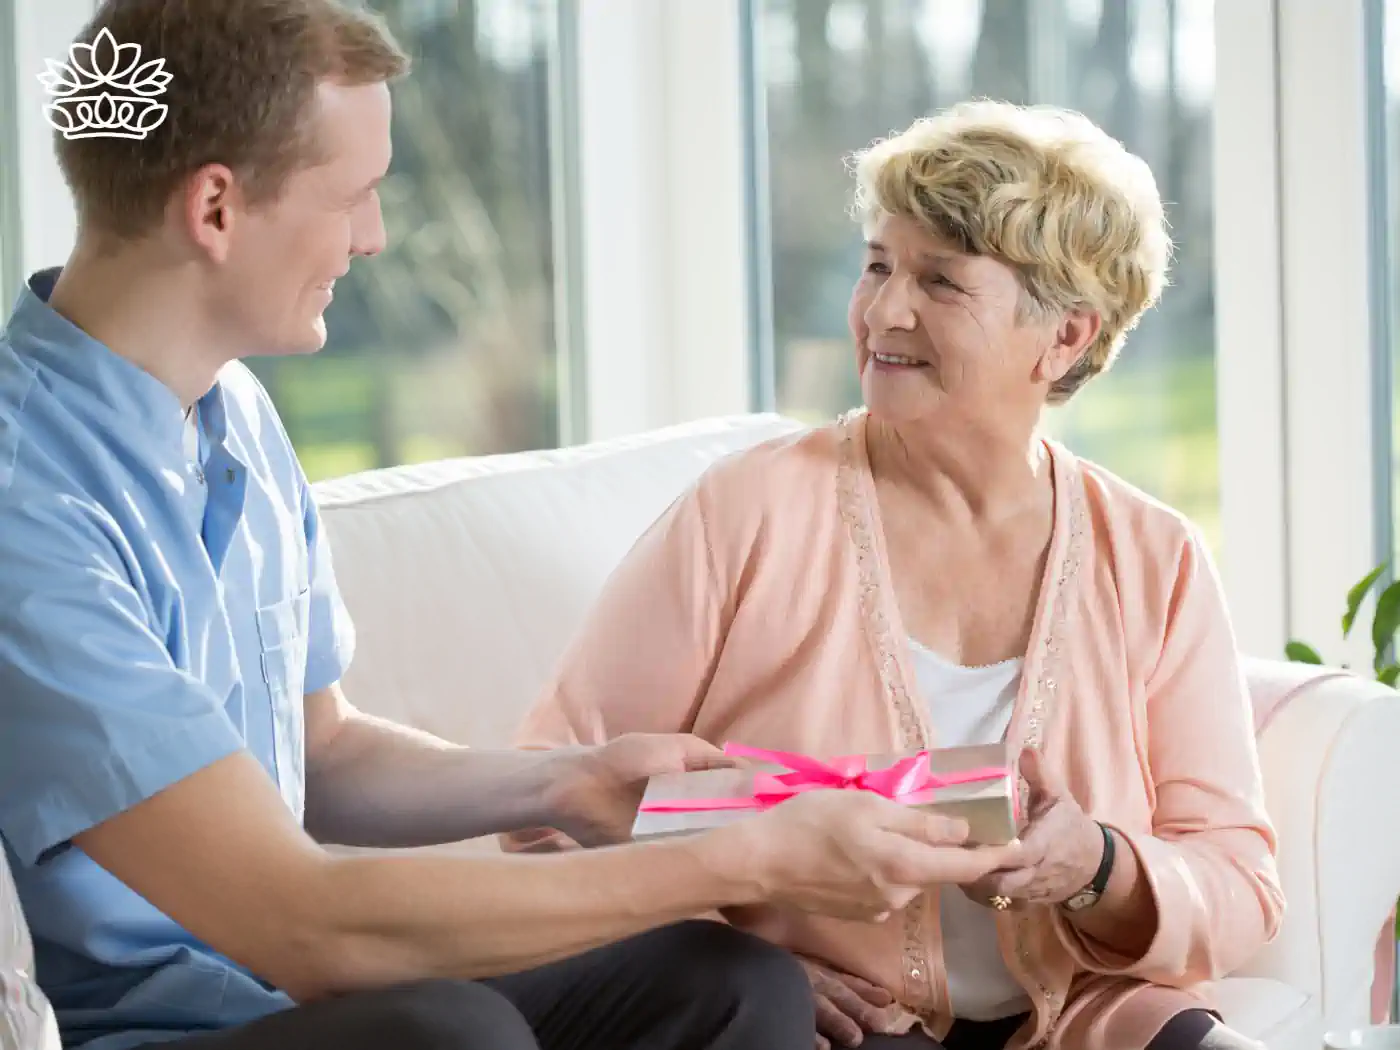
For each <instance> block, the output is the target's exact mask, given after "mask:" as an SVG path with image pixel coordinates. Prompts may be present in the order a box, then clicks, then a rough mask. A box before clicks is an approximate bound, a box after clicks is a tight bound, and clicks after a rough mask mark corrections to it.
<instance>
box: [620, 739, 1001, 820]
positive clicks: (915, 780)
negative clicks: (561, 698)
mask: <svg viewBox="0 0 1400 1050" xmlns="http://www.w3.org/2000/svg"><path fill="white" fill-rule="evenodd" d="M724 753H725V754H726V755H732V756H735V757H740V758H753V759H757V760H758V761H762V762H773V763H776V764H777V765H780V766H783V767H784V768H786V769H790V770H792V772H790V773H782V774H779V775H777V776H774V775H773V774H771V773H759V774H757V775H755V777H754V786H753V793H752V794H751V795H749V796H747V797H744V798H697V799H675V800H669V801H668V800H663V801H659V802H648V803H645V804H643V805H642V807H641V811H642V812H643V813H707V812H714V811H718V810H735V809H768V808H769V807H770V806H776V805H777V804H778V803H780V802H786V801H787V800H788V799H790V798H792V797H793V796H794V795H800V794H802V793H803V792H804V791H829V790H832V789H835V790H844V791H873V792H875V793H876V794H877V795H883V796H884V797H885V798H887V799H890V800H891V801H893V802H899V803H902V804H904V805H922V804H925V803H928V802H932V801H933V799H934V795H935V794H936V793H937V792H938V791H940V790H941V789H943V788H948V787H953V786H955V785H957V784H974V783H983V782H986V781H989V780H1001V779H1002V778H1004V777H1006V776H1008V775H1009V774H1010V770H1008V769H1005V768H1000V767H996V766H986V767H983V768H981V769H969V770H964V771H962V772H959V773H945V774H941V775H940V774H936V773H934V772H933V770H932V768H931V767H930V764H929V753H928V752H927V751H920V752H919V753H918V754H915V755H910V756H909V757H907V758H902V759H900V760H899V761H898V762H896V763H895V764H894V765H892V766H890V767H889V768H888V769H876V770H871V769H870V767H869V763H868V762H867V760H866V757H865V756H864V755H845V756H843V757H841V758H834V759H832V760H831V761H830V762H821V761H818V760H817V759H815V758H812V757H811V756H809V755H799V754H796V753H793V752H789V751H769V750H766V749H764V748H756V747H745V746H743V745H742V744H726V745H725V747H724Z"/></svg>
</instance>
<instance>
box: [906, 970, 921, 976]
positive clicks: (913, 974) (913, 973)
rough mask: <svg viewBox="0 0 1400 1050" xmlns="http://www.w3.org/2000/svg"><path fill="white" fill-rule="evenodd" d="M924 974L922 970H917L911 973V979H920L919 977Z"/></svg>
mask: <svg viewBox="0 0 1400 1050" xmlns="http://www.w3.org/2000/svg"><path fill="white" fill-rule="evenodd" d="M922 974H923V971H922V970H919V969H917V968H916V969H913V970H910V971H909V976H910V977H919V976H921V975H922Z"/></svg>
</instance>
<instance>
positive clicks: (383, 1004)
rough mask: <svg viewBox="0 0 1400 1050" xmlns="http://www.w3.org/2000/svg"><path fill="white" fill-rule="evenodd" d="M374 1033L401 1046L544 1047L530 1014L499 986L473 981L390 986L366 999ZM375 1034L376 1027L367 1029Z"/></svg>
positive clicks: (377, 1041) (442, 1049) (424, 1049)
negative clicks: (532, 1028)
mask: <svg viewBox="0 0 1400 1050" xmlns="http://www.w3.org/2000/svg"><path fill="white" fill-rule="evenodd" d="M366 1005H367V1007H368V1009H366V1011H365V1013H366V1024H367V1026H368V1027H369V1028H370V1029H371V1030H372V1038H369V1039H368V1040H367V1041H366V1044H365V1045H374V1046H386V1047H387V1046H392V1047H395V1048H398V1050H539V1044H538V1043H536V1041H535V1036H534V1033H533V1032H531V1031H530V1026H529V1025H528V1024H527V1023H526V1021H525V1018H524V1017H522V1016H521V1015H520V1011H519V1010H517V1009H516V1008H515V1007H514V1006H513V1005H512V1004H511V1003H510V1001H509V1000H507V999H506V998H505V997H504V996H502V995H501V994H499V993H498V992H495V991H492V990H491V989H490V988H486V987H484V986H482V985H479V984H475V983H473V982H471V981H454V980H446V979H444V980H433V981H419V982H415V983H413V984H406V985H400V986H399V987H396V988H389V989H386V990H384V991H382V992H379V993H377V994H376V995H375V996H374V1001H373V1003H372V1004H366ZM364 1034H365V1036H367V1037H370V1036H371V1032H370V1031H367V1032H365V1033H364Z"/></svg>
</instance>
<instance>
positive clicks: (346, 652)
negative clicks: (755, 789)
mask: <svg viewBox="0 0 1400 1050" xmlns="http://www.w3.org/2000/svg"><path fill="white" fill-rule="evenodd" d="M102 29H107V30H109V31H110V33H111V34H112V40H114V41H115V42H116V43H118V44H121V45H131V44H136V45H139V46H140V48H141V57H142V59H143V60H147V61H149V60H150V59H153V58H157V57H159V58H163V59H164V60H165V69H166V71H168V72H169V73H170V74H171V80H170V83H169V86H168V89H167V90H166V92H165V93H164V95H163V96H162V98H161V101H162V102H163V103H165V104H166V105H168V106H169V112H168V115H167V118H166V119H165V121H164V122H163V123H162V124H161V125H160V126H159V127H158V128H156V129H155V130H154V131H153V132H151V133H150V134H149V135H148V136H147V137H146V138H145V139H144V140H126V139H110V138H106V139H104V138H86V139H73V140H68V139H64V138H57V139H56V143H57V149H58V152H59V159H60V162H61V164H62V168H63V171H64V173H65V176H66V178H67V181H68V183H69V185H70V187H71V189H72V192H73V195H74V199H75V201H76V205H77V212H78V218H79V231H78V238H77V244H76V247H75V249H74V251H73V254H72V255H71V257H70V258H69V260H68V261H67V264H66V265H65V266H64V267H63V269H62V271H61V273H60V274H55V273H46V274H39V275H36V276H35V277H34V278H32V279H31V281H30V283H29V287H28V289H27V290H26V291H25V292H24V293H23V294H22V295H21V298H20V300H19V303H18V305H17V306H16V308H15V312H14V314H13V316H12V318H11V319H10V322H9V325H8V327H7V329H6V331H5V333H4V335H3V337H0V836H3V839H4V842H5V847H6V855H7V857H8V858H9V860H10V862H11V864H12V866H13V868H14V871H15V876H16V881H17V883H18V886H19V893H20V898H21V900H22V902H23V904H24V905H25V909H26V912H27V914H28V917H29V920H30V922H31V923H32V925H33V930H34V939H35V944H36V952H37V961H36V967H37V972H38V976H39V979H40V982H41V984H42V985H43V986H44V988H45V990H46V991H47V992H48V994H49V996H50V998H51V999H52V1000H53V1003H54V1006H55V1008H56V1010H57V1013H58V1016H59V1019H60V1024H61V1027H62V1029H63V1035H64V1039H65V1045H67V1046H70V1047H75V1046H86V1047H90V1048H100V1050H127V1048H131V1047H136V1046H144V1045H147V1044H154V1043H158V1042H159V1043H162V1044H163V1045H174V1046H178V1047H185V1046H188V1047H190V1048H191V1050H195V1048H207V1050H215V1048H217V1050H252V1048H257V1050H277V1048H283V1047H302V1046H313V1045H314V1046H335V1047H338V1048H340V1050H354V1048H356V1047H387V1046H393V1047H399V1048H407V1050H415V1048H424V1050H427V1048H431V1050H440V1048H468V1047H470V1048H482V1050H488V1048H489V1050H530V1048H535V1047H545V1048H552V1047H560V1048H562V1047H566V1046H567V1047H576V1048H581V1050H582V1048H600V1050H601V1048H604V1047H606V1048H610V1050H613V1048H615V1050H621V1048H627V1047H637V1048H642V1047H646V1048H649V1050H668V1048H672V1050H683V1048H684V1050H697V1048H702V1047H708V1048H713V1050H720V1048H729V1050H741V1048H742V1050H810V1048H811V1046H812V1040H813V1019H812V1001H811V992H810V989H809V988H808V987H807V985H806V983H805V978H804V977H803V974H802V971H801V969H800V968H799V967H798V965H797V964H796V963H795V962H794V961H793V960H792V959H790V958H789V957H788V956H786V955H785V954H783V953H782V952H780V951H778V950H777V949H774V948H772V947H770V946H768V945H766V944H763V943H761V942H758V941H756V940H752V939H749V938H747V937H745V936H744V935H741V934H739V933H738V932H736V931H734V930H733V929H731V928H730V927H728V926H725V925H723V924H721V923H717V922H708V921H703V920H696V921H689V922H687V921H683V920H686V919H687V918H688V917H690V916H695V915H699V914H701V913H704V912H706V911H710V910H713V909H717V908H724V907H726V906H741V905H744V904H746V903H752V902H757V901H760V900H776V901H780V902H784V903H787V904H789V905H791V906H793V907H796V908H808V909H820V910H824V911H828V912H831V913H834V914H838V915H848V916H851V917H864V918H870V917H879V916H880V915H882V914H883V913H886V912H889V911H891V910H894V909H898V908H900V907H902V906H903V905H904V904H906V903H907V902H908V901H909V900H911V899H912V897H913V896H914V895H915V894H916V893H917V892H918V891H919V889H920V888H921V887H924V886H927V885H929V884H931V883H936V882H943V881H972V880H974V879H976V878H978V877H980V876H982V875H983V874H985V873H986V872H987V871H989V870H990V869H991V868H993V867H994V866H996V865H997V864H999V863H1001V862H1003V861H1005V860H1006V859H1007V856H1006V853H1005V851H1001V852H998V851H987V852H977V851H971V850H964V849H962V848H959V847H958V845H957V844H958V842H959V841H960V835H961V833H962V832H961V830H960V829H958V828H954V827H951V826H949V825H948V824H947V823H946V822H940V821H938V820H936V819H934V818H931V817H928V816H924V815H919V814H917V813H914V812H912V811H908V810H905V809H902V808H900V807H898V806H896V805H894V804H891V803H885V802H883V801H882V800H879V799H876V798H873V797H868V796H864V795H863V794H862V793H824V794H821V795H812V796H806V797H803V798H801V799H799V800H797V801H794V802H792V803H790V804H787V805H784V806H782V807H779V808H777V809H775V810H772V811H770V812H768V813H766V814H763V815H761V816H758V817H756V818H754V819H752V820H749V821H746V822H744V823H742V824H741V825H737V826H734V827H732V828H728V829H725V830H723V831H721V832H716V833H713V834H708V835H703V836H697V837H692V838H686V839H682V840H675V841H667V842H661V843H653V844H627V845H619V846H616V847H615V848H604V849H585V850H579V851H574V852H571V853H567V854H563V855H557V856H547V857H546V856H505V855H502V856H483V857H472V858H462V857H444V856H435V855H424V854H402V853H399V854H377V855H376V854H354V855H350V856H347V855H344V854H332V853H330V852H328V851H327V850H326V849H325V848H324V845H323V844H329V843H344V844H352V845H367V846H409V845H419V844H430V843H439V842H448V841H453V840H460V839H464V838H470V837H474V836H480V835H487V834H493V833H497V832H503V831H508V830H514V829H520V828H529V827H554V828H558V829H560V830H562V831H564V832H565V833H567V834H569V835H570V836H572V837H573V838H574V839H576V840H578V841H579V842H580V843H582V844H583V845H586V846H605V845H609V844H612V843H618V842H623V841H625V839H626V836H627V828H628V826H629V825H630V822H631V820H632V818H633V816H634V815H635V810H636V805H637V799H638V794H639V790H640V788H639V785H640V784H641V783H642V782H643V781H644V779H645V777H646V776H648V775H650V774H653V773H658V772H662V771H667V770H678V769H683V768H687V767H691V766H694V765H697V764H705V763H707V762H713V761H715V760H716V758H717V756H716V754H715V752H714V750H713V749H712V748H711V747H709V746H708V745H706V744H704V743H702V742H700V741H698V740H695V739H693V738H689V737H670V736H664V737H653V736H632V737H625V738H622V739H619V740H616V741H613V742H611V743H610V744H608V745H607V746H605V747H601V748H596V749H579V750H573V751H567V752H562V753H525V752H515V753H482V752H474V751H468V750H466V749H462V748H457V747H452V746H449V745H448V744H446V743H444V742H443V741H440V740H435V739H432V738H429V737H427V736H425V735H423V734H420V733H416V732H412V731H409V730H406V729H403V728H400V727H396V726H393V725H390V724H386V723H384V722H382V721H378V720H375V719H373V718H370V717H368V716H366V715H364V714H362V713H360V712H358V711H357V710H356V709H355V708H354V707H352V706H351V704H350V702H349V701H348V700H347V699H346V697H345V695H344V694H343V693H342V691H341V689H340V687H339V685H338V684H337V683H338V681H339V679H340V678H341V676H342V674H343V672H344V671H345V669H346V666H347V664H348V663H349V660H350V656H351V650H352V647H353V632H352V629H351V625H350V622H349V619H348V617H347V615H346V611H345V609H344V607H343V605H342V603H341V601H340V597H339V595H338V592H337V589H336V584H335V579H334V574H333V571H332V567H331V562H330V556H329V552H328V549H327V545H326V542H325V540H324V538H323V537H322V536H321V534H320V531H319V525H318V518H317V513H316V508H315V505H314V503H313V501H312V497H311V495H310V492H309V490H308V487H307V483H306V480H305V478H304V476H303V475H302V473H301V471H300V469H299V467H298V464H297V460H296V456H295V454H294V452H293V450H292V448H291V445H290V444H289V442H288V439H287V436H286V434H285V432H284V431H283V429H282V426H281V424H280V422H279V420H278V418H277V415H276V412H275V411H274V409H273V407H272V405H271V404H270V403H269V401H268V398H267V396H266V395H265V393H264V392H263V390H262V389H261V387H260V386H259V385H258V383H257V382H256V381H255V380H254V378H253V377H252V375H251V373H250V372H249V371H248V370H247V369H246V368H245V367H244V366H243V365H242V364H241V363H240V362H239V360H238V359H239V358H242V357H245V356H248V355H250V354H253V353H263V354H294V353H311V352H314V351H316V350H317V349H319V348H320V346H321V345H322V343H323V342H324V339H325V329H324V325H323V322H322V312H323V311H324V309H325V308H326V305H327V304H328V303H329V302H330V300H331V296H332V294H333V288H334V284H335V280H336V278H337V277H339V276H341V275H343V274H344V273H345V272H346V270H347V268H348V267H349V265H350V263H351V261H352V260H353V259H355V258H357V257H367V256H372V255H374V254H375V253H376V252H378V251H379V250H380V249H381V248H382V246H383V243H384V236H385V234H384V229H383V226H382V223H381V217H380V210H379V204H378V200H377V198H376V195H375V186H376V184H377V183H378V182H379V180H380V178H381V177H383V175H384V173H385V170H386V169H387V167H388V164H389V151H390V135H389V118H390V105H389V91H388V87H387V85H388V82H390V81H391V80H393V79H394V78H396V77H398V76H400V75H402V74H403V73H404V72H405V68H406V62H405V59H404V56H403V55H402V54H401V53H400V51H399V50H398V48H397V47H396V46H395V45H394V43H393V42H392V41H391V39H390V38H389V37H388V35H387V34H386V33H385V32H384V30H383V29H382V28H381V27H380V25H379V24H378V23H376V22H374V21H372V20H371V19H369V18H367V17H366V16H364V15H363V14H360V13H355V12H352V11H350V10H348V9H346V8H343V7H341V6H339V5H338V4H337V3H335V2H334V0H220V2H219V3H210V2H209V0H107V2H105V3H104V4H103V5H102V6H101V8H100V9H99V11H98V13H97V14H96V16H95V17H94V20H93V21H92V23H91V24H90V25H89V26H88V27H87V28H86V29H85V31H84V33H83V34H82V39H83V40H84V41H87V42H93V41H97V40H98V33H99V30H102ZM103 46H108V45H104V44H102V43H99V57H98V59H97V60H96V64H97V65H98V66H99V67H100V68H105V65H103V64H102V63H103V60H104V59H106V58H108V57H109V56H108V55H104V54H103V53H102V50H101V49H102V47H103ZM55 277H56V280H55Z"/></svg>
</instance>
